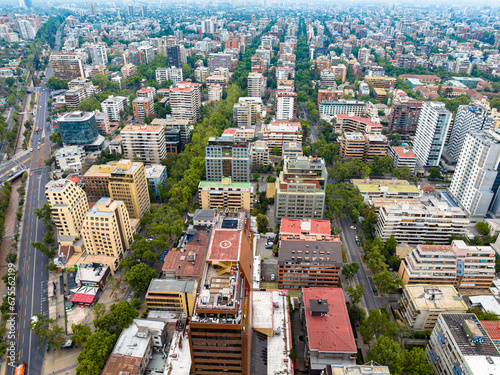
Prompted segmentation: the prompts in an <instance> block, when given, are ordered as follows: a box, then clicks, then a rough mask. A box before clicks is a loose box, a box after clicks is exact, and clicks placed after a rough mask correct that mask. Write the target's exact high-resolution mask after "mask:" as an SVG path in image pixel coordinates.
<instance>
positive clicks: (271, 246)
mask: <svg viewBox="0 0 500 375" xmlns="http://www.w3.org/2000/svg"><path fill="white" fill-rule="evenodd" d="M273 247H274V245H273V244H272V243H271V244H266V249H268V250H270V249H272V248H273Z"/></svg>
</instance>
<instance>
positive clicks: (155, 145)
mask: <svg viewBox="0 0 500 375" xmlns="http://www.w3.org/2000/svg"><path fill="white" fill-rule="evenodd" d="M120 134H121V136H122V147H123V156H124V157H126V158H127V159H134V158H138V159H139V160H140V161H142V162H144V163H155V164H160V162H161V161H162V159H165V158H166V157H167V146H166V138H165V127H164V126H161V125H126V126H125V127H124V128H123V129H122V130H121V132H120Z"/></svg>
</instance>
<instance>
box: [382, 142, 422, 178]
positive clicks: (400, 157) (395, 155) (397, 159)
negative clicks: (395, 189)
mask: <svg viewBox="0 0 500 375" xmlns="http://www.w3.org/2000/svg"><path fill="white" fill-rule="evenodd" d="M387 154H388V155H389V156H390V157H391V159H392V161H393V164H392V166H393V167H394V168H397V169H403V168H404V167H406V168H408V169H409V170H410V173H411V174H414V173H415V166H416V165H417V157H416V156H415V154H414V153H413V152H412V151H411V150H410V149H409V148H408V147H406V146H391V147H389V151H388V153H387Z"/></svg>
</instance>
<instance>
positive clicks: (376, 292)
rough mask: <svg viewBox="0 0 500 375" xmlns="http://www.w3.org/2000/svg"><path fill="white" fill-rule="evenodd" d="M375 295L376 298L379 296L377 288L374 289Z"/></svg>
mask: <svg viewBox="0 0 500 375" xmlns="http://www.w3.org/2000/svg"><path fill="white" fill-rule="evenodd" d="M373 294H375V295H376V296H378V290H377V288H375V287H373Z"/></svg>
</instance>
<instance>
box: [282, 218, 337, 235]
mask: <svg viewBox="0 0 500 375" xmlns="http://www.w3.org/2000/svg"><path fill="white" fill-rule="evenodd" d="M280 233H282V234H301V233H303V234H324V235H330V234H331V229H330V222H329V221H328V220H314V219H312V220H304V221H302V220H300V219H281V227H280Z"/></svg>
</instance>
